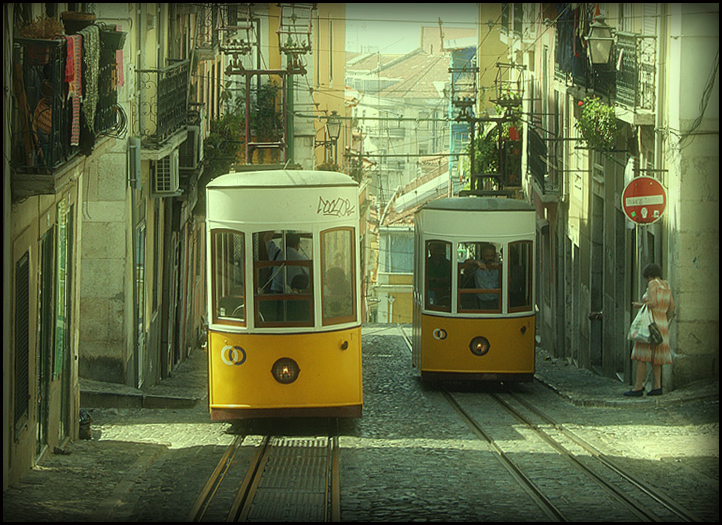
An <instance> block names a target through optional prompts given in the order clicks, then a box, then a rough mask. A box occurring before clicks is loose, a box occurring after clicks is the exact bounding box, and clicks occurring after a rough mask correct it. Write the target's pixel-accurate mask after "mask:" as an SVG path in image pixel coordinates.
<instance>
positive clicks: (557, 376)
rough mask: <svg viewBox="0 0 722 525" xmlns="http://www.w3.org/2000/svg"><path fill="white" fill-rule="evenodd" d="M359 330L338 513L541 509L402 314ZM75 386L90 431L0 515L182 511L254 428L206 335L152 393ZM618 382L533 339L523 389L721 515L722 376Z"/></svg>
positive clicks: (455, 514) (485, 517)
mask: <svg viewBox="0 0 722 525" xmlns="http://www.w3.org/2000/svg"><path fill="white" fill-rule="evenodd" d="M406 328H408V327H406ZM363 337H364V415H363V417H362V418H361V419H359V420H350V421H343V422H342V423H341V425H340V431H341V436H340V439H339V442H340V445H341V519H342V521H437V520H447V521H501V520H504V521H511V520H518V521H546V520H547V519H548V518H547V517H546V516H545V515H544V514H543V513H542V512H541V511H540V510H539V509H538V508H537V507H536V506H535V505H533V504H531V503H524V502H528V501H529V500H528V498H527V497H526V496H525V494H524V492H523V491H522V489H521V488H520V487H519V486H518V485H517V484H516V482H514V481H513V480H511V478H509V477H508V476H507V475H503V473H502V472H501V471H500V467H499V465H498V462H496V461H495V460H491V458H490V453H489V449H488V446H487V445H486V444H485V443H484V442H482V441H480V440H478V439H477V438H476V437H474V436H473V435H472V434H471V433H470V431H469V429H468V428H467V427H466V426H465V424H464V423H463V422H461V420H460V419H459V418H458V416H456V414H455V413H454V412H453V411H452V410H451V409H450V407H449V405H448V403H447V402H446V401H445V400H444V399H443V397H442V396H441V395H440V394H439V392H438V391H436V390H435V389H434V388H433V387H429V386H425V385H422V384H421V383H420V381H419V380H418V379H417V377H416V374H415V371H414V370H413V368H412V367H411V364H410V355H409V353H408V350H406V349H405V348H404V345H403V342H402V340H401V337H400V336H399V332H398V328H397V327H396V326H392V325H368V326H364V330H363ZM81 389H82V391H83V393H82V403H81V405H82V406H84V407H86V408H87V409H88V410H89V412H90V414H91V416H92V418H93V422H92V425H91V431H92V439H90V440H79V441H76V442H72V443H69V444H68V445H67V446H66V447H65V449H64V450H63V451H56V452H64V453H53V451H49V452H48V453H46V454H45V456H44V457H43V459H42V460H41V461H40V463H39V464H38V466H37V467H36V468H35V469H33V470H31V471H29V472H28V473H26V475H24V476H23V478H22V479H21V481H20V482H19V483H17V484H16V485H15V486H13V487H11V488H10V489H8V490H7V491H5V492H4V493H3V521H184V520H185V518H186V516H187V514H188V511H189V510H190V508H191V506H192V504H193V502H194V500H195V496H196V495H197V494H198V493H199V492H200V490H201V488H202V487H203V485H204V484H205V481H206V479H207V477H208V476H209V475H210V473H211V472H212V470H213V469H214V468H215V466H216V463H217V462H218V459H219V458H220V456H221V454H222V453H223V451H224V450H225V448H226V446H227V445H228V444H230V443H231V441H232V439H233V437H234V435H235V434H236V433H238V432H249V431H252V424H251V423H242V424H235V425H234V424H230V423H224V422H211V421H210V418H209V415H208V408H207V381H206V353H205V350H204V349H197V350H195V351H193V352H192V354H191V355H190V356H189V358H188V359H186V361H184V362H183V363H182V364H181V365H180V366H179V367H178V369H177V370H176V371H175V372H174V374H173V376H172V377H169V378H168V379H166V380H164V381H162V382H161V384H159V385H156V386H154V387H152V388H150V389H149V390H148V391H147V392H146V393H141V392H139V391H137V390H135V389H129V388H125V387H119V386H118V385H108V384H103V383H91V382H85V381H84V382H82V383H81ZM626 389H627V388H626V386H625V385H623V384H621V383H619V382H617V381H614V380H611V379H607V378H603V377H599V376H597V375H595V374H593V373H591V372H588V371H585V370H580V369H577V368H575V367H574V366H571V365H569V364H568V363H566V362H564V361H561V360H557V359H553V358H550V357H549V356H548V355H547V354H546V353H545V352H544V351H543V350H539V351H538V352H537V381H535V382H534V383H532V384H525V385H523V386H520V387H519V394H520V395H523V396H525V397H527V398H528V399H530V400H533V401H534V402H535V403H536V402H539V403H541V404H542V408H543V410H544V411H545V412H547V413H549V414H550V415H551V416H552V417H553V418H554V419H555V420H556V421H557V422H559V423H561V424H564V425H565V426H567V427H568V428H570V429H572V430H573V431H575V432H578V433H579V434H580V435H581V436H582V437H583V438H584V439H587V440H588V441H590V442H591V443H592V444H594V445H595V446H596V447H597V448H599V449H600V450H602V451H603V452H604V453H605V454H607V455H608V456H610V457H613V458H616V459H618V460H619V461H620V462H622V463H623V464H624V466H625V468H628V469H630V470H631V471H632V472H633V473H634V474H635V475H640V476H642V477H643V478H644V479H645V480H646V481H647V482H648V483H650V484H652V485H653V486H656V487H659V488H663V489H664V490H665V492H666V493H667V494H669V495H670V496H672V497H673V498H674V499H675V500H676V501H678V502H680V503H683V504H684V506H685V508H687V509H688V510H690V511H691V512H693V513H694V514H695V515H696V516H698V517H699V518H700V519H701V520H704V521H713V522H714V521H718V519H719V509H718V502H719V383H718V382H716V381H715V382H700V383H698V384H695V385H691V386H690V387H687V388H683V389H679V390H676V391H673V392H671V393H667V394H665V395H663V396H659V397H646V396H645V397H642V398H626V397H623V396H622V395H621V394H622V392H624V391H625V390H626ZM480 392H481V391H480ZM480 392H474V391H472V392H464V393H463V396H467V397H468V398H469V399H474V398H478V397H479V396H480V395H481V393H480ZM108 403H112V404H114V405H115V407H113V408H108V407H103V405H106V404H108ZM91 405H94V406H95V408H91ZM118 407H120V408H118ZM299 424H301V425H304V424H305V425H308V422H305V423H299ZM324 428H325V427H324ZM246 452H247V453H248V454H249V455H250V450H248V451H246ZM542 456H543V455H539V457H540V458H541V457H542ZM538 461H539V462H540V464H539V468H540V469H545V468H546V464H541V463H543V461H542V459H539V460H538ZM550 472H551V471H550ZM549 475H550V476H551V474H549ZM555 481H556V482H557V484H558V485H563V484H564V481H565V480H555ZM567 490H569V492H570V494H571V493H574V491H575V488H574V487H571V486H568V487H567ZM598 506H599V502H598V501H589V510H590V512H589V515H588V520H589V521H596V520H602V519H603V520H604V521H610V518H609V516H610V515H609V514H604V513H600V512H599V507H598ZM582 519H583V518H582Z"/></svg>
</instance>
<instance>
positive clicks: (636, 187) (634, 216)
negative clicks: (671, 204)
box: [622, 177, 667, 224]
mask: <svg viewBox="0 0 722 525" xmlns="http://www.w3.org/2000/svg"><path fill="white" fill-rule="evenodd" d="M666 207H667V192H666V191H665V190H664V186H662V185H661V184H660V183H659V181H658V180H657V179H653V178H652V177H637V178H635V179H632V180H631V181H630V182H629V184H627V185H626V186H625V188H624V191H623V192H622V209H623V210H624V214H625V215H626V216H627V218H628V219H629V220H630V221H633V222H636V223H637V224H652V223H653V222H656V221H658V220H659V219H661V218H662V215H663V214H664V210H665V208H666Z"/></svg>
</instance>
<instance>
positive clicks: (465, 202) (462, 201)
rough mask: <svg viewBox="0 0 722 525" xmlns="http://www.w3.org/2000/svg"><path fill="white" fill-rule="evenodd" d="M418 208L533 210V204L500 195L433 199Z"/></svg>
mask: <svg viewBox="0 0 722 525" xmlns="http://www.w3.org/2000/svg"><path fill="white" fill-rule="evenodd" d="M420 210H448V211H534V206H532V205H531V204H529V203H528V202H526V201H522V200H519V199H506V198H500V197H450V198H446V199H435V200H432V201H430V202H428V203H426V204H425V205H424V206H422V207H421V208H420Z"/></svg>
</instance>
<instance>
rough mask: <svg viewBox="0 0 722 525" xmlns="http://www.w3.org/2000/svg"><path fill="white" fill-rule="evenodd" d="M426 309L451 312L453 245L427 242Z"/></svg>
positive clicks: (441, 242)
mask: <svg viewBox="0 0 722 525" xmlns="http://www.w3.org/2000/svg"><path fill="white" fill-rule="evenodd" d="M426 308H427V309H429V310H438V311H442V312H450V311H451V243H450V242H445V241H426Z"/></svg>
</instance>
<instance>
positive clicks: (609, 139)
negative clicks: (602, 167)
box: [576, 97, 617, 151]
mask: <svg viewBox="0 0 722 525" xmlns="http://www.w3.org/2000/svg"><path fill="white" fill-rule="evenodd" d="M579 105H580V106H581V108H582V112H581V116H580V117H579V120H577V122H576V127H577V129H578V130H579V132H580V133H581V134H582V137H583V138H584V140H585V141H586V142H587V144H588V145H589V147H590V148H593V149H598V150H601V151H608V150H611V149H612V148H613V147H614V140H615V136H616V133H617V119H616V117H615V115H614V108H613V107H612V106H608V105H606V104H604V103H603V102H602V101H601V100H599V98H597V97H585V98H584V100H583V101H580V102H579Z"/></svg>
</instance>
